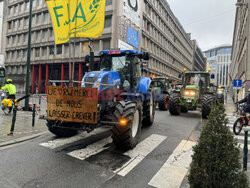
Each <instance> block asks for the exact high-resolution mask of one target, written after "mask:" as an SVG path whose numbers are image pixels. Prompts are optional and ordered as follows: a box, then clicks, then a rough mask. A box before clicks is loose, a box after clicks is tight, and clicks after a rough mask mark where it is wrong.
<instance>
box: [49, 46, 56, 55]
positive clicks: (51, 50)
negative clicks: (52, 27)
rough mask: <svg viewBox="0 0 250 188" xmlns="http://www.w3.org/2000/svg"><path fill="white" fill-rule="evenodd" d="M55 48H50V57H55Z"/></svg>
mask: <svg viewBox="0 0 250 188" xmlns="http://www.w3.org/2000/svg"><path fill="white" fill-rule="evenodd" d="M54 52H55V48H54V46H50V47H49V55H54V54H55V53H54Z"/></svg>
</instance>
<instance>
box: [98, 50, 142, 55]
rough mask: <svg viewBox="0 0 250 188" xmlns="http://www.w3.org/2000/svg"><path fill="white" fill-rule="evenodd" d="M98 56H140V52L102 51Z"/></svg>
mask: <svg viewBox="0 0 250 188" xmlns="http://www.w3.org/2000/svg"><path fill="white" fill-rule="evenodd" d="M98 54H99V55H142V54H143V53H142V52H139V51H136V50H103V51H100V52H99V53H98Z"/></svg>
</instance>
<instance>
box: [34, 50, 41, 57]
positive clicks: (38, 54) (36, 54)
mask: <svg viewBox="0 0 250 188" xmlns="http://www.w3.org/2000/svg"><path fill="white" fill-rule="evenodd" d="M35 57H40V48H35Z"/></svg>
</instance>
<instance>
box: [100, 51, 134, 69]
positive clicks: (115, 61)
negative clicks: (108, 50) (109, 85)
mask: <svg viewBox="0 0 250 188" xmlns="http://www.w3.org/2000/svg"><path fill="white" fill-rule="evenodd" d="M129 62H130V60H129V59H128V57H127V56H110V55H105V56H103V57H102V59H101V64H100V70H101V71H117V72H119V71H120V70H121V69H123V68H124V67H125V65H126V63H129Z"/></svg>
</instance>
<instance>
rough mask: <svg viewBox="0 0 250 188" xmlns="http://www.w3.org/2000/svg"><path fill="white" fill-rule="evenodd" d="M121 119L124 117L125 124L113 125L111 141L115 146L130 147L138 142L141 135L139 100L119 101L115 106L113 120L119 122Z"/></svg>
mask: <svg viewBox="0 0 250 188" xmlns="http://www.w3.org/2000/svg"><path fill="white" fill-rule="evenodd" d="M121 119H125V120H126V121H127V124H126V125H114V126H113V128H112V138H113V142H114V144H115V145H116V146H117V147H122V148H127V149H132V148H133V147H135V146H136V144H137V143H138V141H139V138H140V135H141V126H142V105H141V102H135V101H119V102H118V104H117V105H116V107H115V111H114V120H115V121H116V122H120V120H121Z"/></svg>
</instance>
